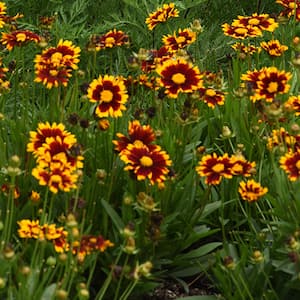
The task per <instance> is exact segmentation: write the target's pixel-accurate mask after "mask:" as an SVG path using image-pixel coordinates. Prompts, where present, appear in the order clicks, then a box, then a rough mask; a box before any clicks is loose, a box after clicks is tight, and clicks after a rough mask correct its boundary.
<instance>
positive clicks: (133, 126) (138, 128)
mask: <svg viewBox="0 0 300 300" xmlns="http://www.w3.org/2000/svg"><path fill="white" fill-rule="evenodd" d="M117 137H118V140H115V141H113V143H114V145H115V150H116V151H118V152H122V151H123V150H124V149H125V148H126V147H127V146H128V145H129V144H134V143H135V142H136V141H140V142H142V143H143V144H144V145H146V146H148V147H149V146H150V144H151V143H152V142H153V141H154V140H155V133H154V131H153V129H152V128H151V127H150V125H141V124H140V121H138V120H134V121H131V122H129V125H128V137H127V136H125V135H124V134H122V133H117ZM150 147H151V146H150Z"/></svg>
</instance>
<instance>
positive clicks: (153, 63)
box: [136, 46, 173, 73]
mask: <svg viewBox="0 0 300 300" xmlns="http://www.w3.org/2000/svg"><path fill="white" fill-rule="evenodd" d="M136 56H137V58H138V60H139V62H140V65H141V70H142V71H143V72H145V73H148V72H151V71H152V70H154V69H155V68H156V67H157V66H158V65H160V64H162V63H163V62H164V61H165V60H167V59H169V58H171V57H172V56H173V54H172V53H170V52H169V51H168V49H167V47H165V46H162V47H160V48H159V49H158V50H155V49H152V50H145V49H140V50H139V53H138V54H136Z"/></svg>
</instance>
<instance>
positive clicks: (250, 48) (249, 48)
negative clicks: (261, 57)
mask: <svg viewBox="0 0 300 300" xmlns="http://www.w3.org/2000/svg"><path fill="white" fill-rule="evenodd" d="M231 48H232V49H234V50H235V51H236V52H237V53H239V54H244V55H246V56H248V55H253V54H254V53H256V52H260V51H261V48H260V47H256V46H254V45H251V44H248V45H245V44H244V43H235V44H234V45H232V46H231Z"/></svg>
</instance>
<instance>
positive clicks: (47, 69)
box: [34, 40, 81, 89]
mask: <svg viewBox="0 0 300 300" xmlns="http://www.w3.org/2000/svg"><path fill="white" fill-rule="evenodd" d="M80 51H81V50H80V48H79V47H75V46H74V45H73V44H72V42H71V41H63V40H60V41H59V42H58V44H57V47H50V48H48V49H45V50H44V51H43V52H42V54H41V55H37V56H36V57H35V60H34V62H35V74H36V78H35V82H41V83H43V84H44V85H45V86H46V87H47V88H49V89H51V88H52V87H53V86H54V87H58V86H59V85H63V86H67V84H68V81H69V78H70V77H71V76H72V74H71V72H72V70H76V69H77V68H78V66H77V64H78V62H79V56H80Z"/></svg>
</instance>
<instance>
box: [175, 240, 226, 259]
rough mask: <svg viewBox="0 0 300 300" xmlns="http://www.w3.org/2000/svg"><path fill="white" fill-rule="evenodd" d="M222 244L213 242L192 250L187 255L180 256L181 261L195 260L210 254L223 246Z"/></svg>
mask: <svg viewBox="0 0 300 300" xmlns="http://www.w3.org/2000/svg"><path fill="white" fill-rule="evenodd" d="M221 245H222V243H221V242H213V243H209V244H206V245H203V246H201V247H199V248H198V249H195V250H192V251H190V252H188V253H186V254H183V255H180V256H179V257H178V258H179V259H193V258H198V257H201V256H204V255H206V254H208V253H209V252H211V251H213V250H215V249H216V248H217V247H219V246H221Z"/></svg>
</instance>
